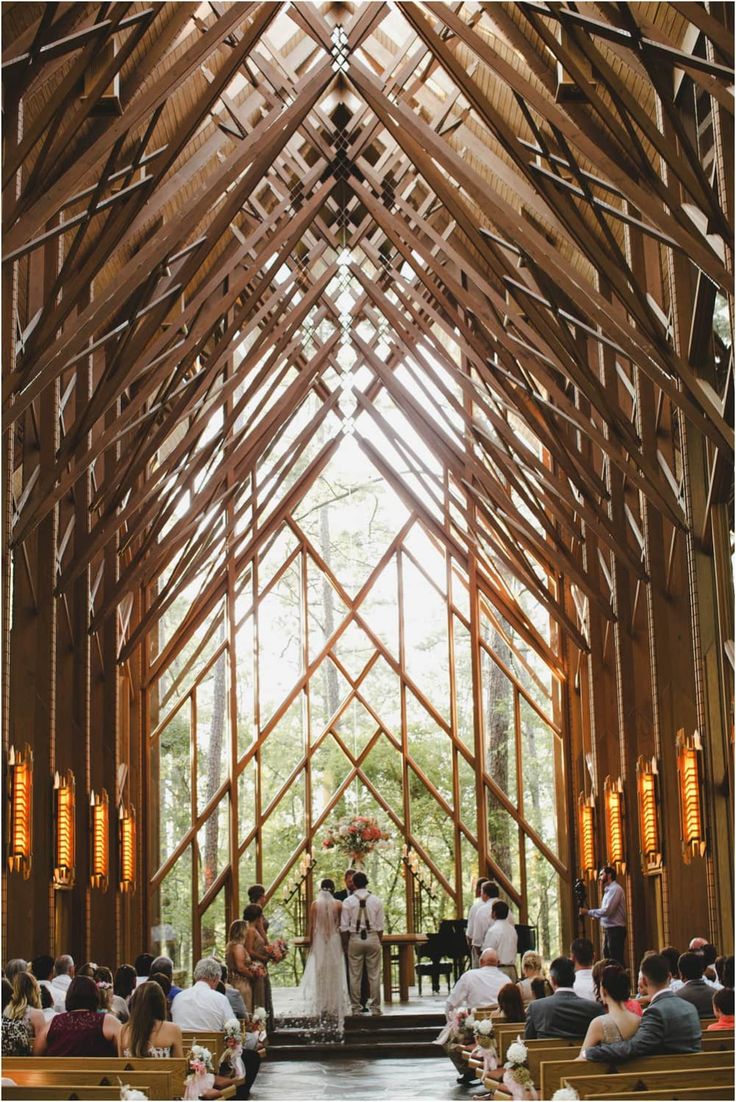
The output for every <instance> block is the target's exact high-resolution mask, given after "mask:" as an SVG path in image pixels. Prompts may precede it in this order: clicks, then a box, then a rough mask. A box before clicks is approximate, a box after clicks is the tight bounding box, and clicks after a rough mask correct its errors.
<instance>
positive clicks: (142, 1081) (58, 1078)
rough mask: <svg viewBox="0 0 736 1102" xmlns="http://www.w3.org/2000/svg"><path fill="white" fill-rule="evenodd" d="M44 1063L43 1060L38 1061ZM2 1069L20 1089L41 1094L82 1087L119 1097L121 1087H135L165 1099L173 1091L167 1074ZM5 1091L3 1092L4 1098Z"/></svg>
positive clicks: (155, 1072)
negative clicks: (112, 1092) (49, 1090)
mask: <svg viewBox="0 0 736 1102" xmlns="http://www.w3.org/2000/svg"><path fill="white" fill-rule="evenodd" d="M39 1059H42V1057H39ZM3 1068H4V1071H5V1073H6V1074H7V1075H8V1078H10V1079H14V1080H15V1082H16V1083H17V1085H18V1086H19V1087H23V1088H24V1089H25V1088H26V1087H27V1088H28V1089H29V1090H42V1089H44V1090H45V1089H46V1088H51V1087H59V1088H60V1089H63V1090H71V1089H72V1088H77V1087H79V1088H80V1089H81V1088H82V1087H83V1088H84V1089H85V1090H92V1091H105V1090H108V1089H110V1090H113V1089H114V1090H115V1091H117V1095H118V1097H120V1084H121V1083H122V1084H123V1085H124V1086H128V1087H135V1089H136V1090H139V1091H145V1092H146V1094H148V1096H149V1098H151V1099H160V1098H165V1097H166V1095H167V1092H168V1091H170V1090H171V1075H170V1073H169V1072H167V1071H126V1072H125V1073H124V1074H120V1075H118V1074H117V1073H114V1074H113V1075H108V1074H107V1073H106V1072H99V1071H91V1072H90V1071H57V1070H55V1069H54V1070H53V1071H48V1070H47V1069H46V1068H37V1067H34V1068H32V1069H30V1070H28V1071H26V1070H20V1069H19V1070H17V1071H16V1070H14V1071H13V1072H12V1074H11V1073H10V1072H8V1071H7V1068H5V1061H3ZM4 1091H5V1088H3V1094H4Z"/></svg>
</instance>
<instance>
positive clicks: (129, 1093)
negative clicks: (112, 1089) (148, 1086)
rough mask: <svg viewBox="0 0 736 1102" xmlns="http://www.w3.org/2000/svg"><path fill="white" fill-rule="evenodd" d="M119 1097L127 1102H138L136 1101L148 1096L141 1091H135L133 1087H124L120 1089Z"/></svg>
mask: <svg viewBox="0 0 736 1102" xmlns="http://www.w3.org/2000/svg"><path fill="white" fill-rule="evenodd" d="M120 1097H121V1098H122V1099H126V1100H128V1102H138V1099H144V1100H145V1099H146V1098H148V1095H147V1094H144V1093H143V1091H139V1090H136V1089H135V1088H134V1087H128V1086H125V1087H121V1088H120Z"/></svg>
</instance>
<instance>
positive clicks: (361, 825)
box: [322, 815, 390, 863]
mask: <svg viewBox="0 0 736 1102" xmlns="http://www.w3.org/2000/svg"><path fill="white" fill-rule="evenodd" d="M389 838H390V835H389V834H386V832H385V831H384V830H381V827H380V826H379V825H378V822H377V821H376V820H375V819H372V818H370V817H369V816H368V815H354V816H353V817H352V818H351V819H342V820H341V821H340V822H339V823H338V824H337V825H336V826H334V827H330V829H329V830H328V831H327V835H326V837H325V838H324V840H323V842H322V848H323V849H336V850H338V851H339V852H340V853H344V854H345V856H346V857H349V858H350V860H351V861H353V862H354V863H357V862H359V861H362V860H363V859H364V858H365V857H367V856H368V855H369V854H370V853H373V850H374V849H375V848H376V846H378V845H379V844H380V843H381V842H387V841H388V840H389Z"/></svg>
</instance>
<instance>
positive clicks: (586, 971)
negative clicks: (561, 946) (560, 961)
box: [570, 937, 598, 1003]
mask: <svg viewBox="0 0 736 1102" xmlns="http://www.w3.org/2000/svg"><path fill="white" fill-rule="evenodd" d="M593 955H594V950H593V942H592V941H590V940H589V938H587V937H577V938H575V940H574V941H573V943H572V945H571V946H570V960H571V961H572V963H573V964H574V965H575V983H574V984H573V985H572V989H573V991H574V992H575V994H576V995H579V996H580V998H581V999H590V1001H591V1002H593V1003H594V1002H597V1001H598V1000H597V999H596V997H595V984H594V983H593Z"/></svg>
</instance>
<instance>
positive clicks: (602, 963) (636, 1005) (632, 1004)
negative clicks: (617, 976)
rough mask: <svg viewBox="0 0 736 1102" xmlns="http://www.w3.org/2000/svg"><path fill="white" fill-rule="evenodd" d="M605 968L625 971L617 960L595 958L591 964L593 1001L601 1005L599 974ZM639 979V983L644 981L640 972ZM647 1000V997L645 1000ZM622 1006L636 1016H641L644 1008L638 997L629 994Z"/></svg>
mask: <svg viewBox="0 0 736 1102" xmlns="http://www.w3.org/2000/svg"><path fill="white" fill-rule="evenodd" d="M605 968H615V969H617V970H618V971H619V972H626V969H625V968H624V966H623V964H622V963H621V961H619V960H611V959H610V958H609V959H607V960H597V961H596V962H595V964H594V965H593V987H594V990H595V1001H596V1002H598V1003H601V1005H602V1004H603V999H602V997H601V976H602V975H603V970H604V969H605ZM628 975H629V974H628V972H626V976H627V978H628ZM639 979H640V982H641V983H643V982H644V981H643V978H642V976H641V973H639ZM648 1001H649V1000H648V999H647V1002H648ZM624 1006H625V1007H626V1009H627V1010H628V1011H629V1012H630V1013H631V1014H636V1016H637V1018H641V1016H642V1013H643V1010H644V1008H643V1006H642V1004H641V1003H640V1002H639V1000H638V999H632V998H631V996H629V998H628V999H627V1000H626V1002H625V1003H624Z"/></svg>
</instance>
